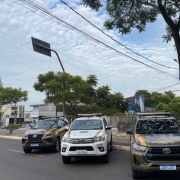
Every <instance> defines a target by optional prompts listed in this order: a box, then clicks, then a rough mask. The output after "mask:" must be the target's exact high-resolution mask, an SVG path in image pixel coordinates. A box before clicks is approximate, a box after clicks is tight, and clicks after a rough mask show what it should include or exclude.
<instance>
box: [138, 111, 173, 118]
mask: <svg viewBox="0 0 180 180" xmlns="http://www.w3.org/2000/svg"><path fill="white" fill-rule="evenodd" d="M137 116H138V117H140V118H142V117H144V118H146V117H171V113H170V112H154V113H137Z"/></svg>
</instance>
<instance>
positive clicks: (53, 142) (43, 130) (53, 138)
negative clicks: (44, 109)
mask: <svg viewBox="0 0 180 180" xmlns="http://www.w3.org/2000/svg"><path fill="white" fill-rule="evenodd" d="M68 127H69V123H68V120H67V119H66V118H61V117H57V118H46V119H43V120H39V121H37V122H36V124H35V125H34V126H33V127H32V128H31V129H29V130H28V131H27V132H26V133H25V134H23V137H22V146H23V150H24V152H25V153H30V152H31V151H32V149H46V148H51V149H52V150H53V151H54V152H58V151H60V143H61V139H62V137H63V135H64V134H65V132H66V131H67V128H68Z"/></svg>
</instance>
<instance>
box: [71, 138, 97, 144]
mask: <svg viewBox="0 0 180 180" xmlns="http://www.w3.org/2000/svg"><path fill="white" fill-rule="evenodd" d="M93 142H94V139H93V138H86V139H70V141H69V143H72V144H89V143H93Z"/></svg>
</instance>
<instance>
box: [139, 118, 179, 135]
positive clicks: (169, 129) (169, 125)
mask: <svg viewBox="0 0 180 180" xmlns="http://www.w3.org/2000/svg"><path fill="white" fill-rule="evenodd" d="M136 133H137V134H152V133H153V134H154V133H161V134H164V133H180V128H179V125H178V124H177V122H176V121H175V120H167V119H160V120H157V119H154V120H152V119H147V120H139V121H138V123H137V126H136Z"/></svg>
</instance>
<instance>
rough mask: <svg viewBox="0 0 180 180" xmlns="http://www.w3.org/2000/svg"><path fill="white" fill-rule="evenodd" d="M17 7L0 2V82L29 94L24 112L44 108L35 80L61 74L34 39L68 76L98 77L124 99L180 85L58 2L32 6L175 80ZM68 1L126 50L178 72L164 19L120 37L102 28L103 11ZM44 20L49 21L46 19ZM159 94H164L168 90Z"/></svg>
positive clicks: (12, 0)
mask: <svg viewBox="0 0 180 180" xmlns="http://www.w3.org/2000/svg"><path fill="white" fill-rule="evenodd" d="M18 2H19V1H18V0H9V1H7V0H2V1H0V8H1V11H0V17H1V18H0V27H1V28H0V39H1V41H0V51H1V57H0V64H1V66H0V77H1V80H2V82H3V84H4V87H13V88H19V87H21V88H22V89H23V90H27V91H28V94H29V95H28V97H29V99H28V101H27V102H26V103H20V104H25V105H26V110H31V109H32V107H30V104H37V103H41V102H43V100H44V99H45V96H44V94H43V93H40V92H37V91H35V90H34V89H33V84H34V83H35V82H36V81H37V76H38V75H39V74H44V73H47V72H48V71H55V72H57V71H62V69H61V66H60V64H59V61H58V59H57V57H56V55H55V54H54V53H52V57H48V56H44V55H41V54H38V53H36V52H34V51H33V48H32V42H31V37H35V38H38V39H41V40H44V41H46V42H48V43H50V44H51V48H52V49H54V50H56V51H57V52H58V54H59V56H60V58H61V61H62V63H63V66H64V68H65V71H66V72H68V73H70V74H72V75H80V76H82V77H83V78H84V79H85V78H86V77H87V76H88V75H90V74H95V75H96V76H97V78H98V83H99V84H98V85H99V86H103V85H109V86H110V88H111V91H112V93H114V92H121V93H122V94H123V95H124V97H129V96H133V95H134V94H135V92H136V91H137V90H140V89H145V90H148V91H149V92H153V91H158V90H160V89H163V88H165V87H168V86H171V85H173V84H175V83H178V82H179V80H178V78H179V75H178V71H177V70H173V69H167V68H164V67H161V66H158V65H156V64H153V63H152V62H149V61H147V60H145V59H143V58H141V57H139V56H137V55H135V54H133V53H132V52H130V51H128V50H127V49H125V48H124V47H122V46H120V45H119V44H117V43H115V42H114V41H112V40H111V39H110V38H108V37H107V36H105V35H104V34H103V33H101V32H100V31H98V30H97V29H95V28H94V27H93V26H91V25H90V24H89V23H87V22H86V21H85V20H83V19H82V18H81V17H80V16H78V15H77V14H75V13H74V12H73V11H72V10H71V9H69V8H68V7H66V6H65V5H64V4H62V3H60V1H57V0H46V1H43V0H35V1H33V2H38V3H39V5H41V6H42V7H43V8H45V9H46V10H48V11H49V12H51V13H53V14H54V15H56V16H57V17H59V18H60V19H62V20H63V21H65V22H67V23H69V24H71V25H73V26H74V27H76V28H78V29H80V30H82V31H83V32H85V33H87V34H89V35H90V36H92V37H94V38H96V39H98V40H99V41H102V42H103V43H106V44H107V45H109V46H111V47H113V48H116V49H117V50H118V51H121V52H122V53H124V54H127V55H130V56H132V57H133V58H136V59H137V60H139V61H142V62H143V63H146V64H148V65H150V66H153V67H155V68H158V69H160V70H162V71H165V72H166V73H169V74H170V75H172V76H174V77H170V76H167V75H164V74H160V73H158V72H156V71H154V70H152V69H150V68H148V67H146V66H144V65H142V64H140V63H138V62H135V61H133V60H132V59H129V58H127V57H124V56H122V55H120V54H119V53H117V52H115V51H113V50H112V49H109V48H107V47H105V46H102V45H101V44H98V43H95V42H94V41H91V40H89V39H87V38H86V37H84V36H82V35H81V34H79V33H77V32H75V31H72V30H71V29H69V28H67V27H66V26H64V25H63V24H62V23H58V24H56V23H54V24H52V23H50V22H49V21H48V20H49V19H48V20H47V17H46V16H45V15H43V14H42V13H41V12H35V11H34V13H33V12H31V11H30V10H28V9H27V8H25V7H23V6H20V5H18V4H17V3H18ZM65 2H66V3H68V4H69V5H70V6H72V7H73V8H74V9H75V10H76V11H77V12H78V13H80V14H81V15H83V16H84V17H85V18H86V19H88V20H89V21H91V22H92V23H93V24H95V25H96V26H97V27H98V28H100V29H102V30H104V31H105V32H106V33H107V34H109V35H110V36H112V37H113V38H114V39H116V40H118V41H119V42H121V43H123V44H124V45H126V46H127V47H128V48H131V49H133V50H134V51H136V52H138V53H139V54H141V55H143V56H145V57H147V58H150V59H151V60H153V61H155V62H158V63H160V64H163V65H166V66H171V67H174V68H178V64H177V63H176V62H174V61H173V59H175V58H177V55H176V51H174V47H173V44H174V43H173V42H170V43H168V44H167V43H163V39H162V38H161V37H162V35H163V34H164V32H165V23H164V20H163V19H162V18H161V17H159V18H158V21H157V22H156V23H151V24H148V26H147V28H146V32H143V33H141V34H140V33H138V32H137V30H133V31H132V33H131V34H130V35H125V36H121V35H119V34H118V33H117V31H114V30H111V31H107V30H105V29H104V27H103V22H104V21H105V19H107V18H108V15H107V14H106V13H105V12H104V13H103V10H101V12H95V11H93V10H91V9H90V8H86V7H85V6H83V5H82V4H81V3H80V2H81V1H80V0H68V1H67V0H66V1H65ZM54 4H55V5H54ZM42 17H46V20H45V19H44V18H42ZM178 88H179V85H177V86H173V87H171V88H167V89H165V90H166V91H168V90H172V91H173V90H177V89H178ZM159 92H160V93H163V92H164V91H163V90H161V91H159ZM176 94H177V95H179V92H178V91H176Z"/></svg>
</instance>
